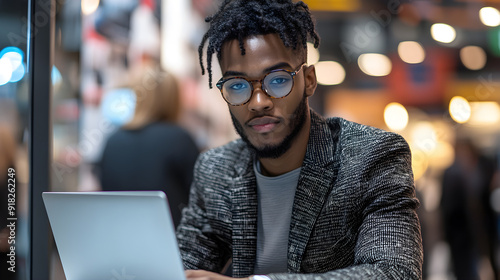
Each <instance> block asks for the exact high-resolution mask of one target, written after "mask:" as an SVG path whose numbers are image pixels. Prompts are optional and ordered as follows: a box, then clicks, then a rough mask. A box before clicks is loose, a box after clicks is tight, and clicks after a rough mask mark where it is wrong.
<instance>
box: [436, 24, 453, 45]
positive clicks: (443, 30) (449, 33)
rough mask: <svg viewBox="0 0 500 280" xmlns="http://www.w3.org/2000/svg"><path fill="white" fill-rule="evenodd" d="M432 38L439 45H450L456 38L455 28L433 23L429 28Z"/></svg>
mask: <svg viewBox="0 0 500 280" xmlns="http://www.w3.org/2000/svg"><path fill="white" fill-rule="evenodd" d="M431 35H432V38H433V39H434V40H436V41H438V42H441V43H451V42H453V41H454V40H455V38H456V37H457V32H456V31H455V28H453V27H452V26H451V25H448V24H445V23H435V24H433V25H432V26H431Z"/></svg>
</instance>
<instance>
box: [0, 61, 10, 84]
mask: <svg viewBox="0 0 500 280" xmlns="http://www.w3.org/2000/svg"><path fill="white" fill-rule="evenodd" d="M11 77H12V64H11V63H10V59H9V58H8V57H1V58H0V86H3V85H5V84H6V83H8V82H9V81H10V79H11Z"/></svg>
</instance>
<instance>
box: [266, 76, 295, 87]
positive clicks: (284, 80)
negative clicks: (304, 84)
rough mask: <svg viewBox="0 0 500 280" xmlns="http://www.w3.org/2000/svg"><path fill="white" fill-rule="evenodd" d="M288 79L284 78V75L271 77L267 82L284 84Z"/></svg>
mask: <svg viewBox="0 0 500 280" xmlns="http://www.w3.org/2000/svg"><path fill="white" fill-rule="evenodd" d="M288 80H290V79H289V78H286V77H276V78H273V79H272V80H271V81H270V82H269V84H274V85H281V84H284V83H286V82H288Z"/></svg>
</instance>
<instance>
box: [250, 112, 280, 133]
mask: <svg viewBox="0 0 500 280" xmlns="http://www.w3.org/2000/svg"><path fill="white" fill-rule="evenodd" d="M279 122H280V120H279V119H278V118H275V117H268V116H266V117H257V118H253V119H251V120H250V121H248V122H247V125H248V126H249V127H251V128H252V129H253V130H255V131H256V132H258V133H266V132H270V131H272V130H273V129H274V127H276V125H277V124H278V123H279Z"/></svg>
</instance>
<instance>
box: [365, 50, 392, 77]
mask: <svg viewBox="0 0 500 280" xmlns="http://www.w3.org/2000/svg"><path fill="white" fill-rule="evenodd" d="M358 65H359V68H360V69H361V71H363V73H365V74H367V75H370V76H376V77H380V76H387V75H389V73H391V70H392V63H391V60H390V59H389V58H388V57H387V56H385V55H383V54H378V53H365V54H362V55H360V56H359V58H358Z"/></svg>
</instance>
